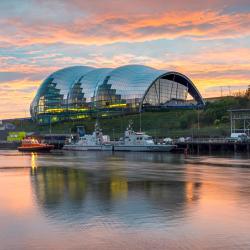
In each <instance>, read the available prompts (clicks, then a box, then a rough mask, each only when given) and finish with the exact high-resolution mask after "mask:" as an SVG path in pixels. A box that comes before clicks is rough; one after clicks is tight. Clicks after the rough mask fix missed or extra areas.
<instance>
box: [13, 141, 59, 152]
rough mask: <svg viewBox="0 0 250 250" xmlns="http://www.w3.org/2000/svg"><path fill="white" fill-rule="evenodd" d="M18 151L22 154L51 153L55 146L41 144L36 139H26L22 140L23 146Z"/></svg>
mask: <svg viewBox="0 0 250 250" xmlns="http://www.w3.org/2000/svg"><path fill="white" fill-rule="evenodd" d="M17 149H18V150H19V151H21V152H49V151H50V150H52V149H54V145H49V144H46V143H40V142H39V141H38V140H37V139H34V138H26V139H24V140H22V144H21V146H20V147H18V148H17Z"/></svg>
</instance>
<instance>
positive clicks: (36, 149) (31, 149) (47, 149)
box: [17, 146, 54, 152]
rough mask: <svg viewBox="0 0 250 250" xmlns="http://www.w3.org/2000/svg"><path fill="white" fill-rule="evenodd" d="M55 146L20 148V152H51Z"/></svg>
mask: <svg viewBox="0 0 250 250" xmlns="http://www.w3.org/2000/svg"><path fill="white" fill-rule="evenodd" d="M53 148H54V146H46V147H18V148H17V149H18V151H20V152H50V151H51V150H52V149H53Z"/></svg>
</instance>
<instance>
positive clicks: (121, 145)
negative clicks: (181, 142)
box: [114, 122, 176, 152]
mask: <svg viewBox="0 0 250 250" xmlns="http://www.w3.org/2000/svg"><path fill="white" fill-rule="evenodd" d="M174 148H176V145H173V144H166V143H165V144H155V143H154V141H153V138H152V137H151V136H149V135H147V134H146V133H144V132H135V131H134V130H133V128H132V123H131V122H130V123H129V125H128V127H127V129H126V130H125V134H124V137H123V138H121V139H120V140H119V142H118V143H116V144H114V151H134V152H139V151H140V152H169V151H171V150H173V149H174Z"/></svg>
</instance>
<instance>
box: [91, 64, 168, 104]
mask: <svg viewBox="0 0 250 250" xmlns="http://www.w3.org/2000/svg"><path fill="white" fill-rule="evenodd" d="M163 73H164V71H161V70H156V69H154V68H151V67H147V66H143V65H126V66H121V67H119V68H116V69H114V70H112V71H111V72H110V73H109V75H108V76H107V77H106V81H104V82H103V83H101V82H99V84H98V86H97V89H96V94H95V99H97V98H98V94H99V90H100V89H102V88H103V87H104V86H105V85H111V86H110V88H111V89H115V90H116V95H121V98H126V99H131V98H141V97H142V96H143V95H144V93H145V91H146V90H147V88H148V87H149V86H150V85H151V83H152V82H153V81H154V80H155V79H156V78H157V77H159V76H160V75H162V74H163Z"/></svg>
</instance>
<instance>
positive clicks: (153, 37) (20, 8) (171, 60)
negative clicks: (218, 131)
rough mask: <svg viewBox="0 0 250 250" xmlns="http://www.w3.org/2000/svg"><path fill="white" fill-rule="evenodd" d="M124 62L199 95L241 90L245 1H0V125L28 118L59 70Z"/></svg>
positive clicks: (247, 77) (249, 22)
mask: <svg viewBox="0 0 250 250" xmlns="http://www.w3.org/2000/svg"><path fill="white" fill-rule="evenodd" d="M171 2H172V3H171ZM124 64H146V65H148V66H152V67H155V68H157V69H165V70H175V71H180V72H181V73H184V74H186V75H187V76H189V77H190V78H191V79H192V80H193V82H194V83H195V84H196V85H197V87H198V89H199V90H200V92H201V93H202V95H203V96H204V97H209V96H216V95H220V94H221V89H222V91H223V94H227V93H228V92H229V89H230V90H231V91H236V90H239V89H245V88H246V86H247V85H249V84H250V2H249V0H238V1H237V0H211V1H200V0H198V1H194V0H189V1H187V0H174V1H167V0H154V1H153V0H133V1H132V0H107V1H105V0H43V1H41V0H22V1H21V0H0V119H1V118H7V117H8V118H13V117H24V116H25V115H26V116H28V115H29V104H30V102H31V100H32V98H33V97H34V95H35V93H36V90H37V88H38V86H39V84H40V83H41V81H42V80H43V79H44V78H45V77H46V76H47V75H48V74H49V73H51V72H53V71H55V70H57V69H59V68H62V67H67V66H72V65H89V66H95V67H106V66H108V67H116V66H120V65H124ZM222 86H223V87H222ZM228 86H231V87H230V88H229V87H228Z"/></svg>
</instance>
